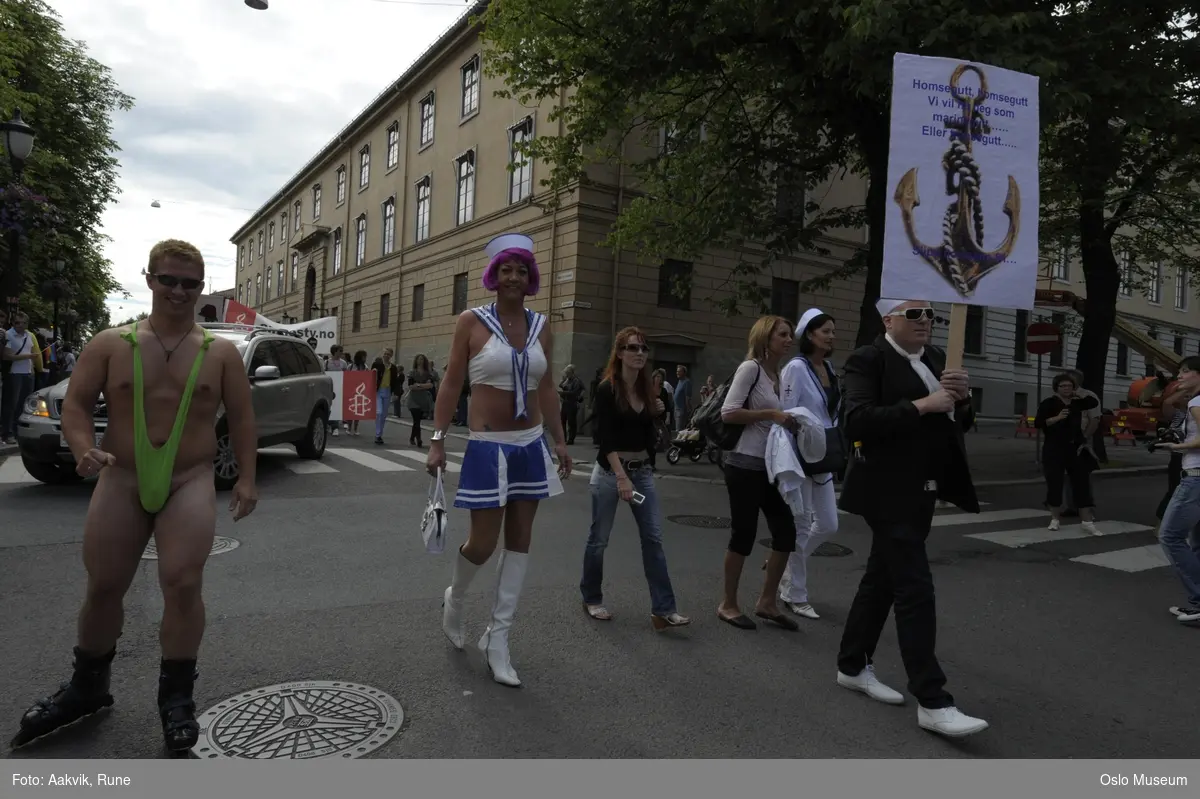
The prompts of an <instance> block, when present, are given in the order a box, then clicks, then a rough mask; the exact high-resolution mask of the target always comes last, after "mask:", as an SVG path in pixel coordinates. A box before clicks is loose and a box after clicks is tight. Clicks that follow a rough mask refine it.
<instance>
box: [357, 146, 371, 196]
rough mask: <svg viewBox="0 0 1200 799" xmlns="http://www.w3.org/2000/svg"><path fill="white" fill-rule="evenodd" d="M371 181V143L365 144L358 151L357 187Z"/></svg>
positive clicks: (361, 186)
mask: <svg viewBox="0 0 1200 799" xmlns="http://www.w3.org/2000/svg"><path fill="white" fill-rule="evenodd" d="M370 182H371V145H369V144H368V145H366V146H365V147H363V148H362V149H361V150H359V151H358V187H359V188H360V189H361V188H363V187H364V186H366V185H367V184H368V183H370Z"/></svg>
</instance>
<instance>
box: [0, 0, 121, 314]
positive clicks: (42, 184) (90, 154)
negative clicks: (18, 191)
mask: <svg viewBox="0 0 1200 799" xmlns="http://www.w3.org/2000/svg"><path fill="white" fill-rule="evenodd" d="M132 106H133V100H132V98H130V97H129V96H127V95H125V94H124V93H122V92H121V91H120V90H119V89H118V87H117V85H116V83H115V81H114V80H113V78H112V76H111V74H110V72H109V69H108V68H107V67H106V66H104V65H103V64H100V63H99V62H97V61H96V60H95V59H93V58H91V57H90V56H89V55H88V54H87V48H86V46H85V45H84V44H83V43H82V42H78V41H71V40H69V39H67V38H66V37H65V35H64V32H63V29H62V25H61V23H60V22H59V19H58V17H57V15H56V14H55V12H54V11H53V9H51V8H50V6H49V5H47V4H46V3H45V2H42V0H5V2H4V3H2V4H0V115H2V116H3V117H4V118H5V119H8V118H9V116H11V114H12V111H13V109H14V108H20V109H21V114H22V116H24V118H25V121H26V122H27V123H28V124H30V125H31V126H33V128H34V129H35V131H36V133H37V138H36V140H35V142H34V150H33V154H32V156H31V157H30V159H29V161H28V162H27V163H26V166H25V171H24V174H23V175H22V179H21V183H22V184H23V185H24V186H27V187H28V188H29V189H30V190H31V191H32V192H33V193H34V194H36V195H40V196H42V197H44V198H45V199H46V201H47V203H48V204H49V206H50V207H51V208H53V209H54V211H55V213H56V214H57V216H56V218H55V220H54V223H53V226H52V227H53V229H47V226H41V227H35V228H32V229H29V230H26V231H24V235H23V239H22V242H21V250H20V254H21V262H22V272H23V282H24V284H25V285H24V290H23V292H22V295H21V307H22V308H23V309H24V310H26V311H28V312H29V314H30V316H31V317H32V319H33V320H36V323H37V324H40V325H43V326H48V325H49V322H50V315H51V310H50V306H51V302H50V301H49V300H48V299H47V298H46V297H44V296H42V291H41V289H42V286H43V284H44V283H45V282H46V281H47V280H48V279H50V278H51V276H52V274H53V272H52V267H51V264H52V263H53V261H54V260H56V259H59V258H61V259H63V260H64V261H65V262H66V265H67V268H66V271H65V277H66V280H67V281H68V282H69V283H70V285H71V287H72V299H71V301H70V304H71V307H72V308H73V309H74V310H75V311H77V312H78V313H79V314H80V322H79V324H80V325H81V327H82V328H88V329H93V330H95V329H100V328H99V327H98V326H99V325H100V324H101V323H103V322H107V318H108V316H107V311H104V310H103V309H104V298H105V297H106V296H107V295H110V294H114V293H118V292H120V291H121V287H120V284H119V283H117V281H116V280H115V279H114V278H113V275H112V271H111V265H110V264H109V262H108V260H107V259H105V258H104V257H103V255H102V253H101V246H102V244H103V242H104V241H105V240H107V237H106V236H104V235H103V234H102V233H100V219H101V215H102V214H103V212H104V209H105V208H106V207H107V206H108V204H109V203H110V202H111V201H112V200H114V199H115V198H116V196H117V194H118V192H119V189H118V188H117V166H118V164H117V159H116V157H115V153H116V152H118V151H119V148H118V147H117V143H116V141H115V140H114V139H113V137H112V123H111V117H112V114H113V113H114V112H116V111H125V110H128V109H130V108H132ZM0 160H2V163H0V184H3V185H8V184H11V183H12V177H13V176H12V174H11V171H10V170H9V166H8V159H7V158H3V159H0ZM6 207H7V206H6ZM9 246H10V245H9V242H8V240H7V237H3V236H0V265H5V266H6V265H7V259H8V248H9ZM61 309H62V306H61V304H60V310H61Z"/></svg>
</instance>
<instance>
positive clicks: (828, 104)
mask: <svg viewBox="0 0 1200 799" xmlns="http://www.w3.org/2000/svg"><path fill="white" fill-rule="evenodd" d="M976 5H978V4H976ZM1050 12H1051V4H1049V3H1039V2H1037V1H1036V0H996V1H995V2H990V3H988V4H986V6H982V7H980V8H977V7H976V6H972V5H971V4H958V5H954V6H950V5H947V4H945V3H941V2H933V0H861V1H860V2H843V1H841V0H815V1H814V2H808V3H794V2H787V0H753V1H750V0H686V1H685V0H608V1H607V2H599V0H494V1H493V2H492V3H491V4H490V5H489V7H488V8H487V10H486V11H485V12H484V14H483V16H482V22H483V24H484V33H483V36H484V41H485V43H486V45H487V46H488V49H489V54H488V55H489V57H488V60H487V64H488V69H489V70H490V71H491V72H492V74H494V75H498V76H500V77H503V78H504V80H505V82H506V84H507V86H508V87H509V88H508V90H507V91H506V92H504V94H507V95H509V96H515V97H518V98H520V99H521V100H523V101H525V102H528V101H529V100H531V99H539V100H540V99H543V98H547V97H555V98H557V97H558V96H559V92H560V88H561V87H564V86H566V87H571V91H569V92H568V93H567V99H566V102H565V103H564V104H563V105H562V106H561V107H558V108H556V109H555V111H554V112H553V113H552V115H551V117H552V120H556V119H558V118H561V119H562V120H563V121H564V122H565V134H564V135H563V136H562V137H543V138H539V139H535V140H534V141H533V142H532V143H531V144H530V145H529V146H528V148H527V149H528V152H530V153H531V154H533V155H534V156H536V157H538V158H539V159H543V160H545V161H548V162H549V163H550V164H551V165H552V171H551V174H550V177H549V178H548V179H546V180H543V184H544V185H547V186H549V187H550V188H551V189H552V190H554V191H555V193H556V194H557V192H559V191H561V190H562V189H564V188H566V187H568V186H569V185H571V184H572V183H573V182H575V181H579V180H582V179H585V175H584V171H585V167H586V164H587V161H588V160H589V159H591V158H593V157H599V158H602V159H610V160H622V161H623V162H624V163H625V165H626V167H627V168H628V169H629V170H631V174H632V175H633V177H634V178H635V180H636V182H637V192H636V197H635V199H634V200H633V202H632V203H631V204H630V206H629V207H628V208H626V209H622V210H621V212H620V214H619V216H618V219H617V221H616V223H615V225H614V227H613V230H612V234H611V235H610V237H609V240H608V242H607V243H609V244H610V245H611V244H613V243H616V242H619V243H620V245H621V246H623V247H629V248H631V249H634V250H636V251H638V252H639V253H641V254H643V255H645V256H649V257H655V258H661V257H664V256H669V257H678V258H687V257H689V256H695V255H696V254H698V253H699V252H701V251H703V250H704V249H706V248H708V247H712V246H734V247H736V246H738V245H742V244H747V243H755V244H757V245H759V246H761V248H762V249H763V251H764V254H763V255H762V256H761V257H759V258H757V259H756V260H749V259H743V262H742V263H740V264H739V265H738V266H737V267H736V269H735V270H734V275H733V279H734V280H735V282H736V283H737V285H738V289H737V291H736V292H735V298H734V299H733V300H731V303H732V304H736V300H737V298H739V297H741V298H744V297H747V296H751V297H753V296H756V295H757V291H758V290H757V287H756V286H755V285H754V282H755V281H754V275H755V273H757V272H759V271H760V270H761V269H762V268H763V267H764V266H766V265H768V264H769V263H771V262H772V261H774V260H777V259H779V258H781V257H785V256H788V255H794V254H798V253H802V252H805V251H808V252H820V251H821V247H820V235H821V233H822V232H823V231H825V230H828V229H830V228H833V227H842V226H851V225H855V224H859V223H861V222H862V221H864V220H865V222H866V224H867V226H868V231H869V233H868V240H869V243H868V248H867V251H866V254H865V256H863V257H855V258H852V259H850V260H849V261H848V262H846V263H844V264H843V265H842V266H841V267H839V268H837V269H834V270H832V271H831V272H830V273H828V274H826V275H823V276H822V277H820V278H817V279H816V280H814V281H809V283H808V284H807V285H806V286H805V287H804V290H812V289H814V288H819V287H821V285H822V284H827V283H828V282H829V281H831V280H836V279H839V278H842V277H846V276H849V275H851V274H854V273H855V272H857V271H859V270H860V269H862V268H863V267H865V268H866V290H865V292H864V297H863V302H862V307H861V310H860V323H859V341H860V343H861V342H864V341H866V340H869V339H870V338H871V337H873V336H874V335H875V333H876V332H877V331H878V330H879V328H880V326H881V325H880V320H879V316H878V314H877V313H876V312H875V309H874V302H875V299H876V298H877V297H878V293H879V286H880V275H881V273H882V266H883V222H884V214H885V210H886V203H887V201H888V198H887V159H888V146H889V97H890V94H891V81H892V54H893V53H896V52H909V53H916V54H921V55H938V56H947V57H958V58H962V57H967V56H969V57H970V58H972V59H974V60H978V61H984V62H987V63H992V64H996V65H997V66H1003V67H1007V68H1009V69H1015V70H1019V71H1024V72H1035V73H1039V74H1045V73H1046V72H1048V71H1051V70H1052V69H1053V67H1054V65H1055V64H1054V62H1053V61H1051V60H1050V59H1049V54H1051V53H1052V52H1053V42H1052V40H1051V39H1050V38H1049V36H1050V34H1051V33H1053V28H1052V26H1050V25H1048V23H1047V20H1048V19H1049V16H1050ZM660 129H665V130H667V131H670V132H671V133H670V135H668V136H667V141H666V147H665V148H664V150H665V151H664V152H663V153H662V154H661V155H660V156H659V157H657V158H652V159H649V160H634V159H632V158H627V157H623V156H622V153H621V149H622V148H621V147H620V144H619V142H621V141H623V140H624V139H625V138H626V137H627V136H630V135H637V136H639V137H640V138H641V140H642V141H644V142H647V143H649V144H656V143H657V142H656V134H657V133H658V131H659V130H660ZM614 130H615V131H617V136H616V137H615V138H616V140H617V143H616V144H614V137H613V136H612V131H614ZM842 169H848V170H854V171H855V172H858V173H862V174H865V175H866V177H867V178H868V185H869V188H868V195H867V201H866V206H865V208H838V209H827V210H825V211H824V212H823V213H822V214H820V215H819V216H816V217H814V218H809V219H807V220H806V219H805V215H806V213H812V212H814V211H815V210H816V206H815V204H811V203H810V204H808V206H807V207H805V208H800V207H797V206H796V204H794V203H789V202H788V201H787V200H788V198H789V197H791V196H795V194H796V188H797V187H798V186H805V187H808V188H811V187H813V186H815V185H816V184H817V183H819V182H821V181H822V180H824V179H826V178H827V177H829V176H831V175H833V174H835V173H836V172H837V171H838V170H842ZM726 310H731V309H730V308H729V307H727V308H726Z"/></svg>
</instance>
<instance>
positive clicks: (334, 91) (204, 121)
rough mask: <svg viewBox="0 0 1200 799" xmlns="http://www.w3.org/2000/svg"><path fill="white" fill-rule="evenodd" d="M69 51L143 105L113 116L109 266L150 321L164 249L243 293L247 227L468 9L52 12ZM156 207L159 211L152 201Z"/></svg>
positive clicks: (105, 4)
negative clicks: (199, 263) (189, 249)
mask: <svg viewBox="0 0 1200 799" xmlns="http://www.w3.org/2000/svg"><path fill="white" fill-rule="evenodd" d="M48 2H49V5H50V6H51V7H52V8H53V9H54V10H55V11H56V12H57V13H58V15H59V18H60V20H61V22H62V24H63V27H64V28H65V33H66V35H67V36H68V37H69V38H71V39H77V40H82V41H84V42H85V43H86V44H87V47H88V51H89V54H90V55H91V56H92V57H93V58H95V59H97V60H98V61H100V62H101V63H103V64H105V65H107V66H108V67H109V68H110V69H111V70H112V73H113V77H114V78H115V80H116V82H117V84H118V85H119V86H120V88H121V90H122V91H124V92H125V93H126V94H129V95H131V96H132V97H133V98H134V107H133V109H132V110H131V111H127V112H121V111H118V112H116V114H115V116H114V118H113V131H114V138H115V139H116V140H117V143H118V144H119V146H120V148H121V152H119V153H117V157H118V158H119V160H120V164H121V165H120V173H119V186H120V189H121V194H120V195H119V196H118V198H117V201H116V202H115V203H114V204H112V205H111V206H110V207H109V209H108V211H107V212H106V213H105V215H104V219H103V225H104V230H103V232H104V233H105V234H107V235H108V236H109V237H111V239H112V241H110V242H108V243H107V244H106V245H105V255H106V256H107V257H108V259H109V260H110V261H112V269H113V274H114V275H115V277H116V278H117V280H118V281H119V282H120V283H121V284H122V286H124V288H125V290H126V291H128V292H129V293H130V294H131V297H129V298H125V297H122V296H120V295H112V296H110V297H109V298H108V308H109V313H110V314H111V315H112V320H113V321H114V322H118V321H121V320H123V319H126V318H129V317H131V316H134V315H136V314H138V313H140V312H142V311H149V309H150V308H149V302H150V293H149V291H148V290H147V288H146V283H145V278H144V277H143V276H142V270H143V269H144V268H145V265H146V256H147V255H148V253H149V252H150V248H151V247H152V246H153V245H154V243H155V242H157V241H160V240H162V239H166V238H180V239H184V240H187V241H190V242H191V243H193V244H195V245H196V246H197V247H199V248H200V251H201V252H202V253H203V254H204V260H205V264H206V271H207V276H208V277H209V278H210V281H211V285H212V288H213V289H214V290H216V291H220V290H222V289H227V288H231V287H232V286H233V284H234V258H235V248H234V246H233V244H231V243H230V242H229V238H230V236H232V235H233V233H234V231H236V230H237V229H238V228H239V227H241V225H242V224H243V223H244V222H245V221H246V220H247V219H248V218H249V216H250V215H251V214H252V213H253V212H254V211H256V210H257V209H258V208H259V206H261V205H262V204H263V203H264V202H266V201H267V200H268V199H269V198H270V197H271V196H272V195H273V194H274V193H275V192H276V191H278V190H279V188H280V187H281V186H282V185H283V184H284V183H285V182H287V181H288V180H289V179H290V178H291V177H292V176H293V175H294V174H295V173H296V172H298V171H299V170H300V169H301V168H302V167H303V166H304V165H305V164H306V163H307V162H308V160H309V159H310V158H312V157H313V156H314V155H316V154H317V152H318V151H319V150H320V149H321V148H322V147H323V146H324V145H325V144H326V143H327V142H329V140H331V139H332V138H333V137H334V136H335V135H336V134H337V132H338V131H339V130H341V128H342V127H344V126H345V125H346V124H347V123H348V122H350V120H351V119H352V118H353V117H354V116H355V115H357V114H358V113H359V112H360V111H362V110H363V109H364V108H365V107H366V106H367V105H368V104H369V103H370V102H371V100H373V99H374V98H375V96H376V95H378V94H379V93H380V92H382V91H383V90H384V89H385V88H386V87H387V86H388V85H389V84H390V83H391V82H392V81H394V80H395V79H396V78H398V77H399V76H400V74H401V73H402V72H403V71H404V70H405V69H406V68H407V67H408V66H409V65H410V64H412V63H413V62H414V61H415V60H416V59H417V58H418V57H419V56H420V55H421V53H422V52H424V51H425V49H426V48H428V46H429V45H431V44H432V43H433V42H434V41H435V40H436V39H437V38H438V37H439V36H440V35H441V34H442V33H443V32H445V31H446V30H447V29H448V28H449V27H450V26H451V25H453V24H454V22H455V20H457V19H458V18H459V17H460V16H462V15H463V14H464V13H466V11H467V9H468V8H469V7H470V4H469V3H467V2H464V0H458V2H455V0H269V2H270V8H269V9H268V10H266V11H256V10H253V9H251V8H249V7H247V6H246V5H245V3H244V2H243V0H48ZM155 200H157V201H158V203H159V205H160V206H161V207H159V208H154V207H152V206H151V203H152V202H154V201H155Z"/></svg>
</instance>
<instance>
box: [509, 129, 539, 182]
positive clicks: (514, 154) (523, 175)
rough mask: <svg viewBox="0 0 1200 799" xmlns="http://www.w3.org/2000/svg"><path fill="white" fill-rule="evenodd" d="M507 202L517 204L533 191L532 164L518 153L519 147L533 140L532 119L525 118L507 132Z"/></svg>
mask: <svg viewBox="0 0 1200 799" xmlns="http://www.w3.org/2000/svg"><path fill="white" fill-rule="evenodd" d="M508 137H509V145H508V162H509V164H510V165H511V167H512V168H511V170H510V171H509V173H508V201H509V202H510V203H519V202H520V201H521V200H524V199H525V198H526V197H528V196H529V195H530V194H531V193H532V191H533V164H532V163H531V161H530V159H529V157H528V156H526V155H524V154H523V153H521V151H520V145H522V144H524V143H525V142H527V141H529V140H530V139H532V138H533V117H531V116H530V117H525V118H524V119H523V120H521V121H520V122H519V123H517V124H516V125H514V126H513V127H512V128H511V129H510V130H509V132H508Z"/></svg>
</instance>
